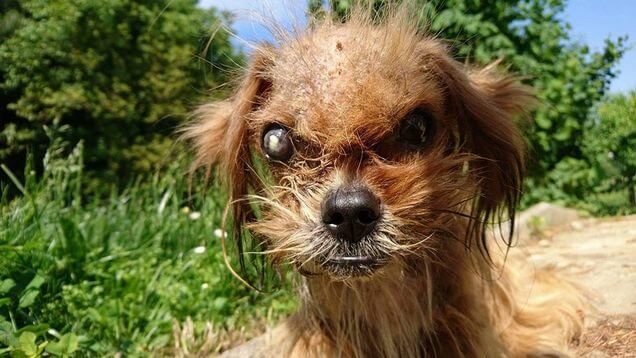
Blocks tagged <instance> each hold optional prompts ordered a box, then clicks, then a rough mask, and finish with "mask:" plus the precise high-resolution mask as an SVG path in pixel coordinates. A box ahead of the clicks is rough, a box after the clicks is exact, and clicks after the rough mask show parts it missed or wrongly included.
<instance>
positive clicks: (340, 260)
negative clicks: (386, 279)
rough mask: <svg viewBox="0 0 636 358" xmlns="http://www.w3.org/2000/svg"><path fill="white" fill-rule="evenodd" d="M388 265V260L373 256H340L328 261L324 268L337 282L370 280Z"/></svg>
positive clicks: (323, 264) (323, 265) (324, 263)
mask: <svg viewBox="0 0 636 358" xmlns="http://www.w3.org/2000/svg"><path fill="white" fill-rule="evenodd" d="M386 263H387V260H386V259H382V258H377V257H372V256H339V257H332V258H329V259H326V260H325V261H324V262H323V263H322V264H321V266H322V268H323V269H324V270H325V271H326V273H327V274H329V276H330V277H332V278H333V279H335V280H338V281H346V280H352V279H359V280H364V279H369V278H371V277H373V276H374V275H375V274H376V273H377V272H378V271H379V270H380V269H381V268H382V267H384V266H385V265H386Z"/></svg>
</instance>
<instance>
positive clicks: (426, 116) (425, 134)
mask: <svg viewBox="0 0 636 358" xmlns="http://www.w3.org/2000/svg"><path fill="white" fill-rule="evenodd" d="M432 134H433V116H432V115H431V114H430V113H428V112H427V111H425V110H422V109H416V110H415V111H413V112H411V113H409V114H407V115H406V117H404V119H403V120H402V123H400V126H399V128H398V135H399V137H400V140H402V141H404V142H405V144H407V145H410V146H421V145H422V144H424V143H426V142H427V141H428V140H429V139H430V137H431V136H432Z"/></svg>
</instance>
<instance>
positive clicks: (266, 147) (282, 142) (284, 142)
mask: <svg viewBox="0 0 636 358" xmlns="http://www.w3.org/2000/svg"><path fill="white" fill-rule="evenodd" d="M263 151H264V152H265V156H266V157H267V159H269V160H273V161H279V162H286V161H287V160H289V158H291V156H292V155H293V154H294V144H293V143H292V140H291V136H290V135H289V130H288V129H287V128H285V127H283V126H281V125H279V124H272V125H270V126H269V127H267V129H266V130H265V132H264V134H263Z"/></svg>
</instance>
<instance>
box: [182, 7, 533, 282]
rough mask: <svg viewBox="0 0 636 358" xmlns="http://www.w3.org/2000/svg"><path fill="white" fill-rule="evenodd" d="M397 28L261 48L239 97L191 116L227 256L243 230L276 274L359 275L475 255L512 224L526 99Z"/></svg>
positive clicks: (329, 26) (339, 32) (339, 30)
mask: <svg viewBox="0 0 636 358" xmlns="http://www.w3.org/2000/svg"><path fill="white" fill-rule="evenodd" d="M404 18H405V17H404V16H392V17H389V18H388V19H386V20H385V21H384V22H383V23H381V24H374V25H372V24H371V21H369V20H368V19H365V18H364V17H359V18H355V17H354V18H352V19H351V20H350V21H349V22H347V23H346V24H333V23H325V24H321V25H318V26H316V27H314V28H313V29H311V30H308V31H307V32H305V33H304V34H301V35H300V36H298V37H296V38H294V39H290V40H288V41H286V42H285V43H284V44H282V45H281V46H279V47H272V46H264V47H261V48H259V49H257V50H255V51H254V53H253V54H252V59H251V64H250V66H249V68H248V69H247V70H246V73H245V75H244V78H243V80H242V83H241V84H240V85H239V87H238V89H237V91H236V93H235V94H234V95H233V96H232V97H231V98H230V99H228V100H226V101H223V102H220V103H215V104H210V105H206V106H203V107H202V108H201V109H200V110H199V113H198V115H199V117H200V121H199V122H198V123H196V124H195V125H193V126H192V127H191V128H190V129H189V130H188V136H189V137H191V138H193V139H194V142H195V146H196V149H197V152H198V157H197V164H198V165H200V166H208V167H209V166H212V165H214V164H217V165H218V166H219V167H220V172H221V173H222V175H223V176H224V178H225V182H226V183H227V184H228V185H229V188H230V201H231V202H230V205H231V208H232V210H231V212H232V214H233V220H234V237H235V239H236V240H238V244H239V248H241V247H242V241H241V240H242V238H243V237H244V232H243V230H245V229H247V230H249V232H250V234H251V236H253V237H254V238H255V239H256V240H258V242H259V243H261V250H262V251H263V252H265V253H267V254H268V255H269V258H270V259H271V261H272V262H274V263H285V262H286V263H292V264H294V265H295V266H296V267H297V268H298V269H299V270H300V271H301V272H303V273H313V274H328V275H329V276H330V277H333V278H335V279H350V278H354V277H360V276H363V277H369V276H376V275H375V273H376V272H382V271H383V270H381V269H380V268H383V267H387V268H388V267H397V268H400V269H403V268H405V266H408V265H411V266H413V262H414V260H415V261H417V260H421V259H427V258H428V259H430V258H431V257H433V256H436V257H437V258H438V259H439V257H440V256H443V252H440V250H443V246H444V245H445V244H447V243H448V242H451V241H454V242H461V243H463V244H464V245H466V246H467V247H470V246H472V245H474V246H476V247H478V248H480V249H482V250H486V246H485V241H484V240H485V235H486V234H485V231H486V228H487V225H488V223H491V222H492V221H493V220H500V219H502V217H503V218H504V219H505V218H507V217H510V216H512V215H513V214H514V208H515V205H516V203H517V201H518V198H519V194H520V186H521V180H522V174H523V162H524V145H523V139H522V137H521V135H520V132H519V130H518V128H517V127H516V125H515V123H514V121H513V117H514V116H515V115H516V114H517V113H519V112H523V111H524V110H525V109H526V107H527V104H528V102H529V101H531V99H532V96H531V94H530V91H529V89H528V88H526V87H525V86H523V85H521V84H519V83H518V82H517V81H515V80H514V79H513V78H510V77H507V76H505V75H502V74H500V73H498V72H497V71H496V69H495V68H494V66H490V67H487V68H484V69H479V70H478V69H471V68H468V67H467V66H465V65H462V64H460V63H458V62H456V61H455V60H453V59H452V58H451V57H450V56H449V52H448V49H447V47H446V46H445V45H444V44H443V43H442V42H441V41H439V40H437V39H434V38H432V37H428V36H425V35H422V34H420V33H418V31H417V30H416V26H415V25H414V24H413V23H411V22H409V21H407V20H404Z"/></svg>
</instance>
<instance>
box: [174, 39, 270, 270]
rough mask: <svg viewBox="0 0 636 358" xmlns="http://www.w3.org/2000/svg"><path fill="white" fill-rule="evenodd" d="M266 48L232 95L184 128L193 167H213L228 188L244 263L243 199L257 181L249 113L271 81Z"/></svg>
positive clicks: (248, 214) (246, 208)
mask: <svg viewBox="0 0 636 358" xmlns="http://www.w3.org/2000/svg"><path fill="white" fill-rule="evenodd" d="M269 54H270V53H269V47H263V48H261V49H257V50H255V51H254V53H253V55H252V60H251V63H250V66H249V67H248V69H247V71H246V73H245V76H244V78H243V79H242V81H241V83H240V85H239V86H238V88H237V90H236V91H235V92H234V94H233V95H232V96H231V97H230V98H229V99H227V100H224V101H221V102H217V103H211V104H205V105H202V106H201V107H199V109H198V110H196V111H195V116H196V117H197V120H196V121H195V123H194V124H192V125H190V126H189V127H187V128H186V129H185V135H184V136H185V138H187V139H190V140H191V141H192V142H193V145H194V149H195V152H196V156H195V162H194V168H201V167H203V168H205V169H206V174H207V175H209V174H210V173H211V171H212V167H214V166H216V167H218V169H219V176H220V178H221V179H222V180H223V183H224V184H225V185H226V186H227V187H228V188H229V198H228V202H229V204H228V209H229V210H231V213H232V218H233V221H234V225H233V234H234V235H233V237H234V238H235V240H236V244H237V248H238V250H239V262H240V264H241V266H242V268H243V267H244V262H243V255H242V251H243V241H242V225H243V224H244V223H245V222H247V221H249V220H251V219H252V218H253V212H252V209H251V207H250V205H249V203H248V202H247V201H246V200H244V199H245V196H246V195H247V192H248V188H250V187H252V188H257V187H258V185H259V183H258V180H257V178H256V174H255V173H254V172H253V168H254V166H253V165H252V157H251V153H250V148H249V133H248V127H249V126H248V120H249V115H250V114H251V113H252V112H253V111H255V110H256V109H258V107H259V106H260V105H261V104H262V103H263V101H264V100H265V96H266V95H267V93H268V91H269V88H270V87H271V82H270V81H269V80H268V78H267V69H268V68H269V66H270V62H271V61H270V58H271V57H270V56H269Z"/></svg>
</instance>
